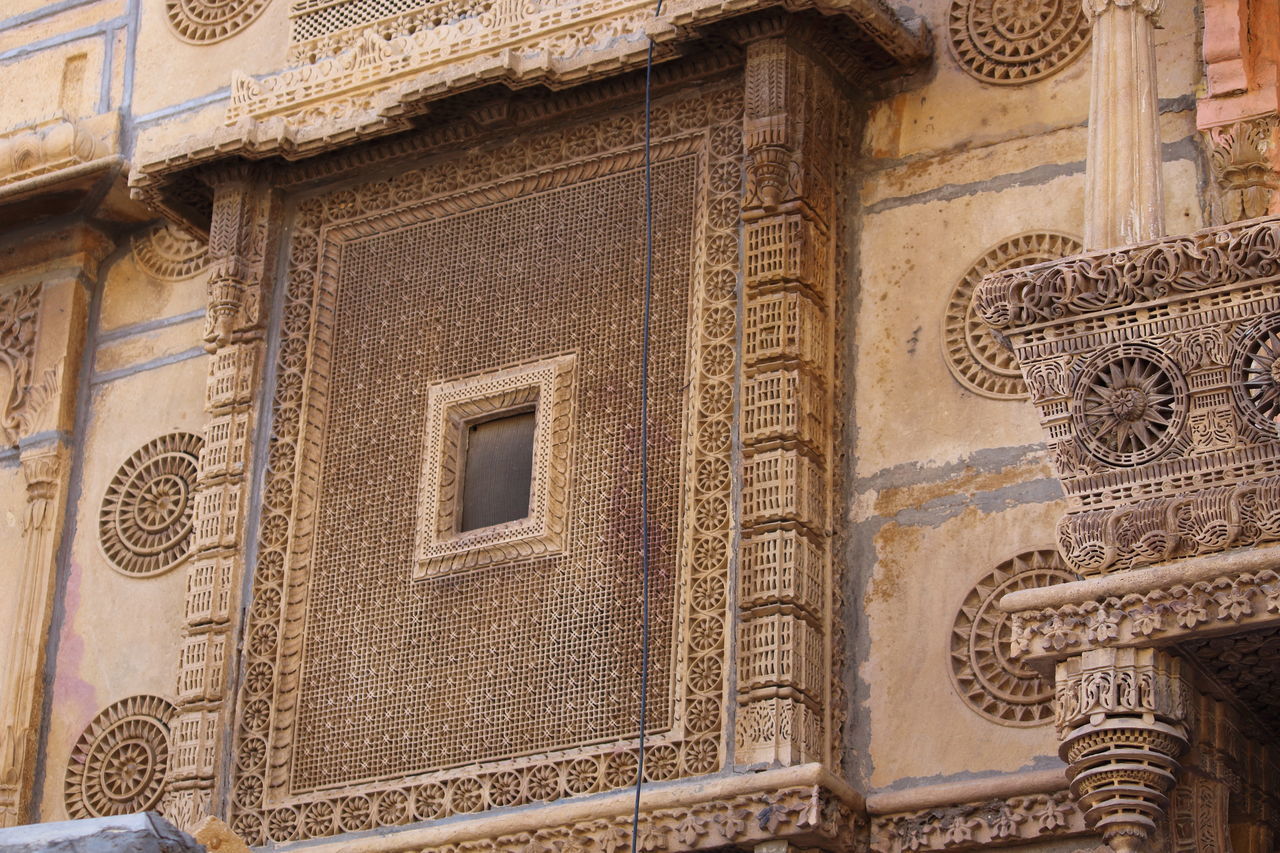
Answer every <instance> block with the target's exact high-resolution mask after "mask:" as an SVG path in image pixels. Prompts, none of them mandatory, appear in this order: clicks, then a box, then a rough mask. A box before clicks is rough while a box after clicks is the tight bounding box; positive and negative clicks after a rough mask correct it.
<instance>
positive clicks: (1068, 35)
mask: <svg viewBox="0 0 1280 853" xmlns="http://www.w3.org/2000/svg"><path fill="white" fill-rule="evenodd" d="M947 26H948V31H949V34H950V36H951V38H950V39H949V41H948V44H949V46H950V48H951V54H952V56H954V57H955V59H956V61H957V62H958V63H959V64H960V67H961V68H963V69H964V70H965V71H966V72H968V73H969V74H970V75H972V76H973V77H976V78H977V79H979V80H981V81H983V82H984V83H995V84H999V85H1017V84H1020V83H1031V82H1033V81H1036V80H1041V79H1043V78H1045V77H1049V76H1050V75H1053V74H1056V73H1057V72H1058V71H1061V70H1062V69H1063V68H1065V67H1066V66H1068V65H1069V64H1071V63H1072V62H1073V61H1074V60H1075V59H1076V58H1077V57H1078V56H1080V54H1081V53H1083V52H1084V49H1085V48H1086V47H1087V46H1088V44H1089V22H1088V20H1087V19H1086V17H1085V14H1084V10H1083V9H1082V8H1081V4H1080V3H1078V2H1072V0H953V2H952V4H951V10H950V13H949V15H948V16H947Z"/></svg>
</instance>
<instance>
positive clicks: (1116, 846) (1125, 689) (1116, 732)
mask: <svg viewBox="0 0 1280 853" xmlns="http://www.w3.org/2000/svg"><path fill="white" fill-rule="evenodd" d="M1056 698H1057V724H1058V739H1059V741H1060V743H1061V746H1060V748H1059V755H1061V757H1062V760H1063V761H1065V762H1067V764H1068V765H1069V766H1068V768H1067V774H1068V776H1070V777H1071V790H1072V793H1073V794H1074V795H1075V796H1076V798H1077V799H1078V800H1079V803H1080V807H1081V809H1083V810H1084V811H1085V820H1086V821H1087V822H1088V824H1089V825H1090V826H1091V827H1093V828H1094V829H1096V830H1097V831H1098V832H1099V833H1101V834H1102V837H1103V839H1104V840H1105V841H1106V842H1107V843H1108V844H1109V845H1111V847H1112V849H1113V850H1115V851H1117V853H1153V851H1152V850H1151V847H1150V844H1149V842H1150V841H1151V839H1152V838H1153V836H1154V835H1155V831H1156V827H1157V825H1159V824H1160V823H1162V822H1163V821H1164V819H1165V814H1166V809H1167V807H1168V804H1169V792H1170V791H1171V790H1172V789H1173V786H1174V782H1175V778H1176V773H1177V770H1178V761H1177V759H1178V757H1179V756H1180V755H1181V754H1182V753H1183V752H1184V751H1185V750H1186V748H1187V744H1188V741H1189V740H1190V732H1189V726H1190V716H1191V713H1192V694H1191V690H1190V687H1189V685H1188V684H1187V682H1186V681H1185V680H1184V679H1183V677H1182V670H1181V661H1179V660H1178V659H1177V658H1174V657H1171V656H1169V655H1168V654H1166V653H1164V652H1161V651H1157V650H1155V649H1149V648H1148V649H1135V648H1122V649H1116V648H1104V649H1095V650H1090V651H1087V652H1085V653H1084V654H1083V655H1080V656H1079V657H1073V658H1068V659H1067V660H1065V661H1063V662H1061V663H1059V664H1058V671H1057V687H1056Z"/></svg>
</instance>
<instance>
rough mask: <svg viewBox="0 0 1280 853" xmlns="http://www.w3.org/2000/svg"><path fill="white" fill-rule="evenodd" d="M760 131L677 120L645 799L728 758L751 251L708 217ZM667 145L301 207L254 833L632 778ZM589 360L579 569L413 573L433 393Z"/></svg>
mask: <svg viewBox="0 0 1280 853" xmlns="http://www.w3.org/2000/svg"><path fill="white" fill-rule="evenodd" d="M739 110H740V107H739V103H738V100H737V98H736V96H735V95H734V94H732V93H729V92H726V93H723V94H720V95H717V96H715V97H711V98H707V97H702V96H695V97H690V98H686V99H684V100H682V101H680V102H677V103H675V104H672V105H670V106H669V107H662V108H659V109H657V110H656V112H655V127H656V129H657V131H658V134H659V137H660V139H659V141H658V142H657V143H656V145H655V165H654V182H655V183H654V198H655V199H657V200H658V205H657V209H656V211H655V214H656V215H655V234H654V239H655V258H656V267H655V270H654V273H655V276H654V306H653V307H654V313H653V325H652V339H651V341H652V347H653V349H652V356H653V363H652V385H651V389H650V390H651V400H652V402H651V408H650V417H651V445H650V464H651V471H650V486H651V493H650V494H651V507H652V512H653V546H654V563H653V585H652V592H653V601H652V611H651V612H652V642H653V646H652V667H653V668H652V670H651V679H652V680H651V693H650V697H649V699H650V704H649V717H648V720H647V727H646V728H647V730H648V731H649V732H651V733H652V735H653V736H652V737H651V738H650V739H649V744H648V746H647V747H646V750H647V751H646V775H647V777H648V778H650V779H664V778H674V777H676V776H682V775H690V774H696V773H705V772H709V771H711V770H714V769H716V768H717V767H719V766H720V762H721V755H722V749H723V742H722V738H723V734H722V703H723V699H724V675H725V653H726V647H727V644H726V630H727V627H726V613H727V611H726V608H727V605H728V602H727V600H726V596H725V591H726V587H727V578H728V572H729V569H730V566H729V563H728V542H729V536H730V530H731V526H732V521H733V520H732V510H731V507H732V500H731V492H730V489H731V477H730V476H729V471H730V466H729V458H728V454H729V452H730V442H729V434H730V420H729V419H730V417H731V410H732V393H731V386H730V384H729V381H730V379H731V377H732V375H733V372H734V369H735V367H734V357H733V352H732V349H731V346H730V343H731V341H732V339H733V335H734V334H735V329H736V317H735V315H734V300H735V288H734V284H735V282H736V264H737V256H738V252H737V245H736V240H735V239H734V236H733V235H734V230H735V227H736V217H735V216H728V215H726V216H719V215H716V212H717V211H725V210H729V211H732V210H733V209H734V208H733V207H732V206H730V205H723V204H721V205H716V204H714V203H713V202H714V201H715V200H717V199H719V198H723V197H730V198H732V197H736V194H737V193H738V192H739V186H738V180H739V178H738V175H739V167H738V165H737V163H738V160H737V158H738V156H739V150H740V145H741V131H740V129H739V124H738V122H739V121H740V112H739ZM642 127H643V125H642V121H641V120H640V117H639V116H638V115H626V116H617V117H613V118H608V119H604V120H601V121H599V122H597V123H595V124H592V125H588V126H581V127H576V128H570V129H569V130H568V131H566V132H558V133H548V134H539V135H530V136H525V137H519V138H517V139H516V140H514V141H512V142H510V143H508V144H506V145H503V146H500V147H498V148H496V149H490V150H477V151H473V152H472V153H470V154H468V155H466V156H464V157H461V158H455V159H451V160H448V161H447V162H444V163H440V164H438V165H437V166H435V167H432V168H426V169H421V170H412V171H406V172H404V173H402V174H399V175H397V176H396V177H395V178H394V180H392V181H388V182H383V181H376V182H371V183H368V184H365V185H362V186H359V187H356V188H354V189H342V190H336V191H332V192H329V193H327V194H325V195H322V196H320V197H317V198H315V199H311V200H307V201H304V202H303V203H302V204H301V205H300V207H299V213H298V216H297V220H296V227H295V230H294V234H293V238H292V245H291V247H290V265H289V274H288V290H287V293H286V304H285V306H284V308H283V318H282V323H283V334H282V341H281V344H280V356H279V364H278V367H277V379H276V394H275V401H274V405H273V409H274V424H275V426H274V430H273V436H274V437H273V441H272V445H271V449H270V452H269V459H268V468H269V470H268V474H267V481H266V486H265V491H264V507H263V516H262V522H261V532H260V536H259V538H260V543H261V554H260V558H259V562H258V566H257V571H256V577H255V583H254V593H253V603H252V606H251V610H250V624H249V626H248V633H247V640H246V664H245V665H246V670H245V673H246V677H245V679H244V688H243V691H242V695H241V700H240V710H239V714H238V726H237V746H236V754H237V774H236V776H237V778H236V780H235V782H234V784H233V791H232V799H233V804H234V805H233V825H234V826H235V827H236V830H237V832H239V833H240V834H241V835H242V836H243V837H245V838H246V840H249V841H250V842H251V843H254V842H257V841H262V840H271V841H288V840H293V839H297V838H304V837H315V836H321V835H328V834H333V833H336V832H342V831H354V830H357V829H365V828H369V827H371V826H378V825H384V824H392V823H403V822H408V821H410V820H415V819H419V820H421V819H428V818H433V817H440V816H444V815H447V814H453V813H459V812H471V811H480V810H484V809H487V808H492V807H496V806H507V805H518V804H521V803H526V802H530V801H536V800H547V799H554V798H556V797H560V796H567V795H574V794H584V793H591V792H595V791H601V790H608V789H611V788H616V787H620V786H624V785H627V784H629V783H630V782H631V781H632V780H633V779H634V775H635V771H636V765H637V757H636V753H635V742H634V738H635V737H636V735H637V734H638V726H637V715H638V701H639V693H638V685H639V647H638V639H639V618H640V601H639V574H638V545H639V542H638V531H639V496H640V492H639V469H638V447H637V440H638V433H637V428H636V424H637V420H638V407H639V385H638V382H639V375H640V365H639V357H640V336H639V329H640V326H639V322H640V316H641V306H642V296H643V290H642V287H643V260H644V253H643V247H644V216H643V207H642V202H643V198H644V193H643V188H644V187H643V172H642V170H641V168H640V165H641V162H642V156H641V151H640V150H639V149H638V148H637V147H636V145H637V143H638V142H639V135H640V133H641V131H642ZM677 128H681V129H684V130H683V131H678V130H677ZM697 128H708V129H702V130H698V129H697ZM583 158H590V159H583ZM508 176H509V177H508ZM565 354H572V355H573V359H574V365H575V366H574V370H573V376H572V380H571V382H572V387H571V397H572V406H573V413H572V419H571V420H572V430H571V436H570V439H569V440H570V442H571V445H572V453H571V454H570V455H569V456H568V457H567V458H569V459H570V460H571V462H570V463H569V464H570V466H571V467H570V476H569V478H568V479H569V484H570V485H569V497H568V501H567V509H566V510H565V513H566V516H567V525H566V528H565V529H566V533H565V537H566V541H565V543H564V547H563V550H562V551H560V552H557V553H549V554H546V555H539V556H534V557H526V556H524V555H519V554H517V555H514V556H513V557H512V558H511V559H507V560H503V561H501V562H498V563H493V564H489V565H485V566H482V567H476V568H472V569H468V568H466V567H465V566H459V567H456V568H455V569H454V570H451V571H450V572H449V573H447V574H443V575H439V576H429V577H418V578H415V577H414V574H415V572H414V565H415V560H414V541H415V535H414V534H415V526H416V525H417V524H418V523H419V520H418V509H419V498H420V495H419V494H418V483H419V482H420V476H419V475H420V472H421V471H422V466H423V459H422V454H423V452H424V447H426V446H428V443H427V442H425V441H424V431H425V429H426V426H427V412H428V408H429V401H428V395H429V393H430V388H431V387H432V386H433V385H435V386H436V387H439V383H442V382H449V381H452V380H455V379H460V378H463V377H467V376H473V375H480V374H484V373H486V372H489V371H495V370H500V369H503V368H507V367H514V366H516V365H521V364H529V363H533V362H539V361H543V360H546V359H549V358H551V357H554V356H558V355H565ZM450 768H456V769H450Z"/></svg>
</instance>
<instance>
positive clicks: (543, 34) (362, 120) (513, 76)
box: [132, 0, 931, 224]
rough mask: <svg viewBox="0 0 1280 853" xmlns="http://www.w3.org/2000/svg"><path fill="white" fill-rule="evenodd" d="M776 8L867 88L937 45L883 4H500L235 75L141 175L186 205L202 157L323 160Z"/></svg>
mask: <svg viewBox="0 0 1280 853" xmlns="http://www.w3.org/2000/svg"><path fill="white" fill-rule="evenodd" d="M767 12H784V13H804V12H808V13H810V15H811V16H812V17H814V18H815V19H817V20H816V21H815V22H814V24H813V26H812V29H813V30H814V33H813V36H812V38H807V39H806V41H808V42H810V43H812V45H813V47H814V49H815V50H817V51H820V52H825V53H828V54H831V55H832V57H831V61H832V62H833V63H834V64H837V65H842V66H844V65H851V68H850V70H851V71H852V70H853V68H852V66H857V68H859V69H861V70H860V71H859V72H858V74H857V75H856V76H857V79H858V80H859V82H860V84H861V83H863V82H864V81H865V80H866V79H868V76H867V75H868V74H871V75H872V76H873V77H876V76H889V75H892V74H895V73H902V72H904V71H906V70H908V69H910V68H912V67H914V66H916V65H919V64H921V63H922V62H924V61H925V60H926V59H927V58H928V57H929V55H930V52H931V41H930V39H929V36H928V33H927V31H926V30H925V29H924V26H923V24H921V23H919V22H915V23H913V25H912V26H907V25H906V24H904V23H903V22H902V21H900V20H899V19H898V18H897V17H896V16H895V14H894V13H893V12H892V11H891V10H890V9H889V7H888V5H887V4H885V3H884V2H883V0H795V1H794V2H793V0H788V2H782V0H751V1H750V2H733V0H670V2H668V3H666V4H665V5H664V7H663V10H662V14H661V15H659V16H655V15H654V3H652V2H650V0H625V2H618V0H587V2H582V3H575V4H565V5H553V6H547V7H545V8H543V10H542V11H541V12H539V13H538V14H537V15H535V16H533V17H529V16H528V15H527V14H524V13H522V12H520V9H519V6H518V3H516V2H515V1H514V0H502V2H500V3H497V4H495V5H494V8H493V9H492V10H491V11H490V12H487V13H485V14H482V15H478V16H475V17H469V18H463V19H461V20H458V21H455V22H453V23H448V24H444V25H441V26H437V27H430V28H424V29H421V30H417V31H413V32H406V33H403V34H401V35H398V36H395V37H391V38H384V37H378V38H374V37H373V36H372V35H371V34H370V35H368V36H366V37H364V38H363V39H361V40H360V41H359V42H358V43H357V44H355V46H353V47H350V48H348V49H345V50H343V51H341V52H339V53H337V54H336V55H332V56H316V57H313V61H311V62H309V63H307V64H303V65H299V66H297V67H293V68H288V69H285V70H282V71H279V72H276V73H274V74H269V75H266V76H263V77H257V78H251V77H248V76H245V75H242V74H238V73H237V74H235V75H234V76H233V79H232V81H231V100H230V103H229V104H228V107H227V112H226V124H225V126H222V127H218V128H215V129H214V130H212V131H209V132H207V133H204V134H197V135H193V136H189V137H186V138H184V139H183V141H182V142H181V143H179V144H177V145H171V146H166V147H161V148H157V149H154V150H150V151H148V150H147V148H146V142H145V139H143V140H140V151H142V153H141V154H140V156H139V160H140V165H139V168H138V169H137V170H136V171H135V172H134V174H133V176H132V183H133V184H134V186H135V187H137V188H138V190H139V192H140V193H141V194H143V195H145V196H146V197H147V200H148V201H149V202H151V203H152V204H153V205H155V206H158V207H160V208H161V209H164V210H167V211H169V212H170V213H171V214H175V210H174V208H177V207H180V206H181V205H180V204H177V205H172V206H171V205H170V204H168V203H166V201H165V200H163V199H160V198H159V197H157V187H158V185H164V184H165V183H166V182H167V181H166V179H167V178H170V177H172V176H173V175H175V174H178V173H182V172H186V171H189V170H192V169H195V168H197V167H200V166H202V165H204V164H208V163H213V162H217V161H225V160H229V159H235V158H239V157H244V158H249V159H264V158H267V157H281V158H284V159H286V160H301V159H304V158H309V157H313V156H315V155H318V154H322V153H325V152H330V151H334V150H336V149H339V148H342V147H344V146H348V145H351V144H354V143H356V142H360V141H362V140H366V139H374V138H378V137H383V136H387V135H389V134H394V133H397V132H400V131H404V130H407V129H409V128H411V127H412V126H413V119H414V118H415V117H417V116H421V115H423V114H424V113H426V112H428V111H429V110H431V109H434V107H433V104H434V103H435V102H438V101H440V100H442V99H444V98H448V97H450V96H453V95H457V94H460V93H463V92H466V91H470V90H475V89H479V88H483V87H486V86H493V85H495V84H502V85H505V86H507V87H508V88H510V89H522V88H526V87H529V86H533V85H539V84H540V85H544V86H546V87H548V88H551V89H557V90H558V89H566V88H570V87H573V86H577V85H580V84H584V83H590V82H595V81H599V80H603V79H606V78H610V77H615V76H617V75H620V74H624V73H626V72H629V71H634V70H636V69H640V68H643V67H644V63H645V60H646V57H647V55H648V51H649V44H650V41H652V42H653V43H654V44H655V45H656V51H655V53H656V57H657V58H658V59H660V60H666V59H670V58H673V57H675V56H677V55H680V54H681V53H683V52H685V51H686V48H687V45H688V43H690V42H692V41H695V40H697V39H699V38H702V37H703V35H704V33H705V32H706V31H707V30H708V29H709V28H717V27H721V26H723V25H725V24H727V23H728V22H730V21H732V20H734V19H738V18H742V17H743V16H749V15H753V14H754V15H759V14H760V13H767ZM477 120H478V121H482V119H480V118H478V119H477ZM160 192H163V190H161V191H160ZM175 215H178V214H175ZM180 218H187V217H180ZM191 224H194V223H191Z"/></svg>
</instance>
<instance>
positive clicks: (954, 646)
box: [950, 549, 1077, 726]
mask: <svg viewBox="0 0 1280 853" xmlns="http://www.w3.org/2000/svg"><path fill="white" fill-rule="evenodd" d="M1076 577H1077V576H1076V575H1075V573H1073V572H1071V571H1069V570H1068V569H1067V568H1066V567H1065V566H1064V565H1063V564H1062V560H1061V558H1059V557H1058V552H1057V551H1054V550H1052V549H1044V550H1039V551H1027V552H1025V553H1022V554H1019V555H1018V556H1016V557H1014V558H1012V559H1010V560H1006V561H1005V562H1003V563H1001V564H1000V565H998V566H996V567H995V569H994V570H993V571H992V572H991V573H990V574H988V575H987V576H985V577H984V578H983V579H982V580H980V581H978V583H977V584H975V585H974V588H973V589H972V590H971V591H970V592H969V594H968V595H967V596H965V600H964V603H963V604H961V606H960V611H959V612H958V613H957V614H956V621H955V624H954V625H953V626H952V629H951V648H950V660H951V676H952V683H953V684H954V685H955V687H956V691H957V692H958V693H959V694H960V696H961V698H962V699H964V701H965V704H967V705H968V706H969V707H970V708H972V709H973V710H975V711H977V712H978V713H979V714H981V715H982V716H984V717H986V718H987V719H989V720H992V721H993V722H997V723H1000V724H1002V725H1006V726H1038V725H1041V724H1042V723H1047V722H1048V721H1049V720H1051V719H1053V682H1052V681H1050V680H1046V679H1044V678H1042V677H1041V676H1040V675H1039V674H1038V673H1037V672H1036V671H1035V670H1033V669H1031V668H1030V667H1028V666H1026V665H1025V664H1023V663H1021V662H1019V661H1017V660H1015V659H1013V658H1011V657H1010V656H1009V649H1010V644H1009V640H1010V637H1011V628H1012V623H1011V619H1012V617H1011V615H1010V614H1008V613H1005V612H1004V611H1003V610H1001V609H1000V608H999V607H998V606H997V605H998V602H999V601H1000V599H1001V598H1003V597H1004V596H1005V595H1006V594H1008V593H1010V592H1016V591H1018V590H1020V589H1034V588H1038V587H1044V586H1049V585H1051V584H1056V583H1066V582H1069V581H1073V580H1076Z"/></svg>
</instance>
